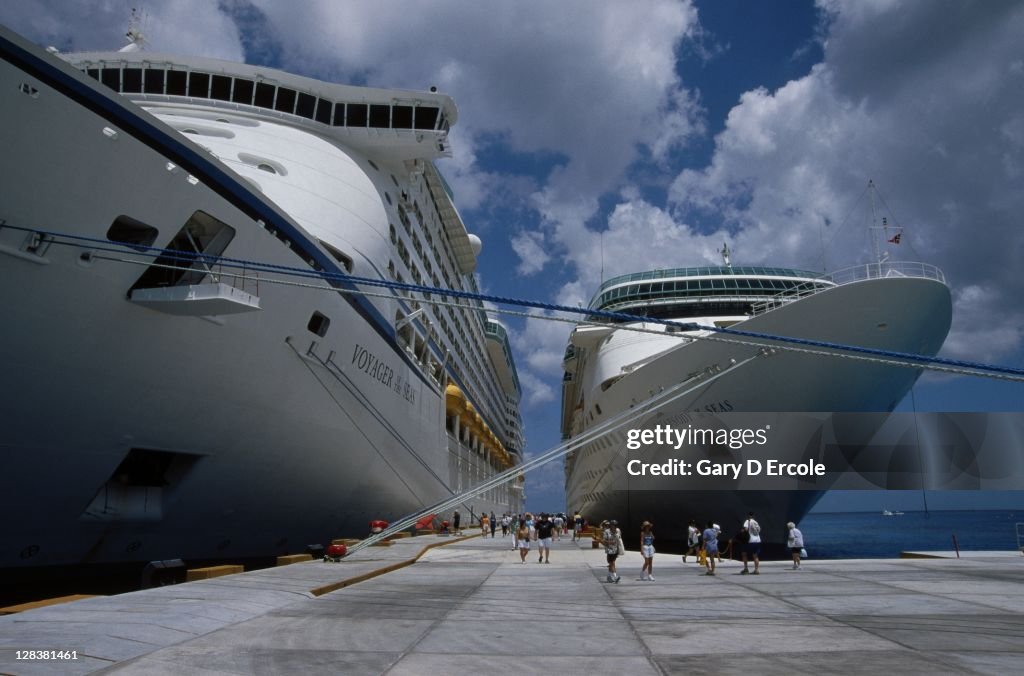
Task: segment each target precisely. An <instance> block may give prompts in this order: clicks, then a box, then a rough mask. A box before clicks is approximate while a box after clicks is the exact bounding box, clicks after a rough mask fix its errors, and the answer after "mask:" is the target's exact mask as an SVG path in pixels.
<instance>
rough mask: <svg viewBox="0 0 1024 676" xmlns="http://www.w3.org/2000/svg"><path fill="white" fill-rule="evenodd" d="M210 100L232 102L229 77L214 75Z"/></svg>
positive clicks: (211, 80) (211, 82) (211, 81)
mask: <svg viewBox="0 0 1024 676" xmlns="http://www.w3.org/2000/svg"><path fill="white" fill-rule="evenodd" d="M210 98H211V99H216V100H218V101H230V100H231V78H230V77H228V76H227V75H214V76H213V77H212V78H210Z"/></svg>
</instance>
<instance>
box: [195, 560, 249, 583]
mask: <svg viewBox="0 0 1024 676" xmlns="http://www.w3.org/2000/svg"><path fill="white" fill-rule="evenodd" d="M244 572H245V566H239V565H233V564H227V565H223V566H209V567H207V568H193V569H191V570H189V571H188V572H187V573H185V582H195V581H196V580H209V579H210V578H214V577H223V576H224V575H237V574H238V573H244Z"/></svg>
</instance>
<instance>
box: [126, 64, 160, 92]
mask: <svg viewBox="0 0 1024 676" xmlns="http://www.w3.org/2000/svg"><path fill="white" fill-rule="evenodd" d="M126 70H127V69H126ZM166 80H167V74H166V73H165V72H164V71H163V70H160V69H158V68H150V69H148V70H147V71H146V85H145V87H143V91H145V92H146V93H147V94H163V93H164V84H165V83H166Z"/></svg>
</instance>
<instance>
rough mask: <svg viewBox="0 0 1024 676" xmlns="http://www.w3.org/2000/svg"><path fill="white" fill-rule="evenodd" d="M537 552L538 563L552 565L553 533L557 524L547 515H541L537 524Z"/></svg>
mask: <svg viewBox="0 0 1024 676" xmlns="http://www.w3.org/2000/svg"><path fill="white" fill-rule="evenodd" d="M536 527H537V552H538V554H539V556H538V558H537V563H541V562H544V563H551V533H552V532H553V531H554V529H555V524H554V523H553V522H552V521H551V517H549V516H548V515H547V514H546V513H544V514H541V515H540V521H539V522H538V523H537V526H536Z"/></svg>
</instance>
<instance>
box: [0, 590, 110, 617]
mask: <svg viewBox="0 0 1024 676" xmlns="http://www.w3.org/2000/svg"><path fill="white" fill-rule="evenodd" d="M95 596H96V594H71V595H70V596H57V597H55V598H52V599H43V600H41V601H30V602H28V603H20V604H18V605H16V606H7V607H6V608H0V615H13V614H14V613H21V612H24V611H26V610H35V609H36V608H45V607H46V606H55V605H58V604H61V603H71V602H72V601H81V600H82V599H91V598H93V597H95Z"/></svg>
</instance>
